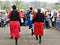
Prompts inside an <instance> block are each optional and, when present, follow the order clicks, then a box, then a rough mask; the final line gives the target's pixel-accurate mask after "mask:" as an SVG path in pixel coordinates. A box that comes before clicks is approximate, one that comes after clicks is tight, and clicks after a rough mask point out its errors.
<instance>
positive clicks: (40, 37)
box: [36, 35, 41, 43]
mask: <svg viewBox="0 0 60 45" xmlns="http://www.w3.org/2000/svg"><path fill="white" fill-rule="evenodd" d="M36 40H38V35H36ZM39 43H41V36H39Z"/></svg>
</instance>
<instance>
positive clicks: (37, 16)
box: [33, 13, 44, 22]
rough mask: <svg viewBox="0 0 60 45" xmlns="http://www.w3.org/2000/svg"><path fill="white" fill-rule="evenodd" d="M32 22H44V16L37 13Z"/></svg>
mask: <svg viewBox="0 0 60 45" xmlns="http://www.w3.org/2000/svg"><path fill="white" fill-rule="evenodd" d="M33 21H34V22H44V14H42V13H37V14H36V17H35V18H34V19H33Z"/></svg>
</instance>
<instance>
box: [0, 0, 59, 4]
mask: <svg viewBox="0 0 60 45" xmlns="http://www.w3.org/2000/svg"><path fill="white" fill-rule="evenodd" d="M0 1H1V0H0ZM2 1H5V0H2ZM6 1H7V0H6ZM8 1H12V0H8ZM14 1H16V0H14ZM19 1H20V0H19ZM22 1H24V2H31V1H41V2H52V3H55V2H58V0H22Z"/></svg>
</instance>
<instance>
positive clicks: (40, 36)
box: [39, 36, 41, 44]
mask: <svg viewBox="0 0 60 45" xmlns="http://www.w3.org/2000/svg"><path fill="white" fill-rule="evenodd" d="M39 44H41V36H39Z"/></svg>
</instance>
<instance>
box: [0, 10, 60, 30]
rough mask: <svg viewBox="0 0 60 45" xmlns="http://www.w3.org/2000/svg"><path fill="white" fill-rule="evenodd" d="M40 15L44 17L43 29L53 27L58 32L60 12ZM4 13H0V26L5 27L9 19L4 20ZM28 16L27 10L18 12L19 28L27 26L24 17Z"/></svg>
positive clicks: (44, 12) (45, 12) (48, 12)
mask: <svg viewBox="0 0 60 45" xmlns="http://www.w3.org/2000/svg"><path fill="white" fill-rule="evenodd" d="M33 12H37V11H33ZM42 13H43V14H44V16H45V20H44V27H45V28H51V27H55V28H56V29H58V30H60V11H56V10H54V11H49V10H47V11H42ZM6 15H7V13H6V11H5V10H4V11H0V26H5V25H6V24H7V23H8V22H9V19H7V18H6ZM27 15H29V10H20V16H21V19H20V23H21V26H22V25H23V26H26V25H28V21H27V18H26V17H25V16H27Z"/></svg>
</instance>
